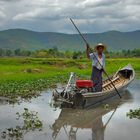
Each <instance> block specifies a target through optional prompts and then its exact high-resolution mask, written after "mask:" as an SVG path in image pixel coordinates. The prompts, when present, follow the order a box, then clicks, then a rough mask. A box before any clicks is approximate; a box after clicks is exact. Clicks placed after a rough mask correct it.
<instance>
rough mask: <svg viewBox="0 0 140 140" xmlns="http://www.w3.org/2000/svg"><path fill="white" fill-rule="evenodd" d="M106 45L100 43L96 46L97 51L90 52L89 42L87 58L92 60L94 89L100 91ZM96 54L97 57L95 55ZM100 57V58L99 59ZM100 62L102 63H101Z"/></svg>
mask: <svg viewBox="0 0 140 140" xmlns="http://www.w3.org/2000/svg"><path fill="white" fill-rule="evenodd" d="M105 48H106V47H105V45H103V44H101V43H99V44H98V45H96V46H95V51H96V52H93V53H94V54H93V53H90V47H89V45H88V44H87V50H86V53H87V58H89V59H91V60H92V75H91V80H92V81H93V84H94V91H95V92H100V91H102V73H103V68H104V67H105V55H104V53H103V51H104V50H105ZM95 56H96V57H95ZM97 59H98V60H97ZM99 62H100V64H101V65H100V64H99Z"/></svg>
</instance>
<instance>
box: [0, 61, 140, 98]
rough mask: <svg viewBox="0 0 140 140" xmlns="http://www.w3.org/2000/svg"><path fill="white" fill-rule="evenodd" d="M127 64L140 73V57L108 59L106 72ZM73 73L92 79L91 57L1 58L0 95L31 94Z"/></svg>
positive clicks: (63, 80)
mask: <svg viewBox="0 0 140 140" xmlns="http://www.w3.org/2000/svg"><path fill="white" fill-rule="evenodd" d="M128 63H130V64H132V66H133V67H134V69H135V71H136V72H137V75H139V73H140V64H139V63H140V58H133V59H132V58H131V59H107V62H106V71H107V72H108V73H109V74H112V73H113V72H115V71H116V70H117V69H119V68H120V67H123V66H125V65H127V64H128ZM70 72H75V73H76V74H77V75H78V76H79V77H81V78H90V74H91V62H90V60H87V59H82V60H71V59H52V58H51V59H46V58H0V73H1V76H0V96H5V97H10V98H17V97H23V98H27V97H32V96H34V95H36V93H37V91H41V90H43V89H46V88H48V87H52V86H54V85H55V84H56V83H61V82H66V81H67V79H68V76H69V73H70ZM137 77H138V76H137Z"/></svg>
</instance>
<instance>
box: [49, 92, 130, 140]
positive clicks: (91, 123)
mask: <svg viewBox="0 0 140 140" xmlns="http://www.w3.org/2000/svg"><path fill="white" fill-rule="evenodd" d="M126 92H127V94H124V96H123V97H122V100H121V101H120V99H115V100H113V101H111V102H109V103H108V106H109V107H108V108H107V109H105V108H104V107H103V106H102V107H100V106H98V107H95V108H90V109H86V110H85V109H84V110H83V109H71V108H63V109H62V110H61V112H60V114H59V117H58V118H57V119H56V120H55V122H54V123H53V124H52V125H51V127H50V128H51V129H52V131H53V133H52V136H53V138H54V139H56V138H57V137H59V136H60V135H59V134H60V133H62V132H63V129H64V132H66V133H67V135H66V136H68V137H69V139H70V138H71V139H72V138H73V140H74V138H75V139H76V137H77V133H78V132H77V131H79V129H80V131H82V130H84V129H86V130H90V132H91V133H94V134H96V135H91V137H92V139H98V138H97V137H99V138H100V136H103V137H104V131H105V129H106V126H107V125H108V124H109V122H110V120H111V118H112V117H113V115H114V114H115V113H116V111H117V108H119V107H120V106H121V105H122V104H124V103H125V102H126V101H130V100H131V99H132V96H131V93H130V92H129V91H126ZM109 113H110V115H108V117H107V120H106V121H105V122H103V121H102V118H103V117H104V116H105V115H106V114H109Z"/></svg>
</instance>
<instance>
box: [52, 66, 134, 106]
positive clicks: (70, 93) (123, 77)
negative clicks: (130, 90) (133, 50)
mask: <svg viewBox="0 0 140 140" xmlns="http://www.w3.org/2000/svg"><path fill="white" fill-rule="evenodd" d="M134 78H135V71H134V69H133V67H132V66H131V65H130V64H128V65H127V66H125V67H123V68H122V69H119V70H118V71H117V72H116V73H115V74H114V75H113V76H111V77H110V79H111V81H112V82H113V84H114V85H115V87H116V88H117V90H118V91H119V93H120V94H123V92H122V91H123V90H124V89H126V88H127V86H128V85H129V84H130V83H131V82H132V81H133V80H134ZM111 81H110V80H109V79H106V80H104V81H103V85H102V88H103V89H102V91H101V92H93V91H92V90H91V88H86V87H84V88H77V87H76V84H75V83H76V78H75V76H74V73H72V74H71V76H70V79H69V81H68V84H67V86H66V88H65V89H64V90H63V91H62V92H58V91H57V90H55V91H54V92H53V99H54V100H55V101H60V102H62V103H63V105H66V104H69V105H70V104H71V106H74V107H80V106H82V107H87V106H89V105H95V104H97V103H100V102H102V101H104V100H106V99H108V98H110V97H113V96H116V95H117V93H116V91H115V89H114V87H113V86H112V83H111Z"/></svg>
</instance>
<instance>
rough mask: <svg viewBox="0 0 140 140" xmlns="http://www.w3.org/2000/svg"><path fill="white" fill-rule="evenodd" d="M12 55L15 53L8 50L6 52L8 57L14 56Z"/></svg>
mask: <svg viewBox="0 0 140 140" xmlns="http://www.w3.org/2000/svg"><path fill="white" fill-rule="evenodd" d="M12 53H13V52H12V51H11V50H6V51H5V55H6V56H12Z"/></svg>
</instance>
